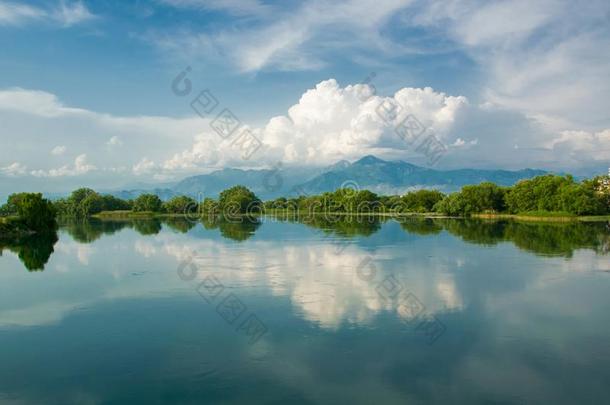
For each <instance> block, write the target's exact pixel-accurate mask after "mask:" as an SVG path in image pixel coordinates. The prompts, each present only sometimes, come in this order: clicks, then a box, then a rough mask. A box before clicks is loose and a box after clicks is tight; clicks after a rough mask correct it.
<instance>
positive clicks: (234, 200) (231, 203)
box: [218, 186, 262, 216]
mask: <svg viewBox="0 0 610 405" xmlns="http://www.w3.org/2000/svg"><path fill="white" fill-rule="evenodd" d="M260 207H262V202H261V200H260V199H259V198H258V197H257V196H256V195H255V194H254V193H253V192H252V191H250V190H249V189H248V188H246V187H244V186H235V187H231V188H229V189H227V190H224V191H223V192H221V193H220V196H219V198H218V208H219V210H220V212H221V213H222V214H223V215H228V216H231V215H233V214H245V213H246V212H249V213H255V212H256V210H258V209H259V208H260Z"/></svg>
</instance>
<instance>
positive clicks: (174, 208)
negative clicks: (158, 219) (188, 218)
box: [162, 195, 198, 214]
mask: <svg viewBox="0 0 610 405" xmlns="http://www.w3.org/2000/svg"><path fill="white" fill-rule="evenodd" d="M162 208H163V211H165V212H167V213H170V214H185V213H187V211H188V212H196V211H197V210H198V205H197V201H195V200H194V199H192V198H191V197H187V196H183V195H182V196H177V197H173V198H172V199H170V200H169V201H166V202H164V203H163V207H162Z"/></svg>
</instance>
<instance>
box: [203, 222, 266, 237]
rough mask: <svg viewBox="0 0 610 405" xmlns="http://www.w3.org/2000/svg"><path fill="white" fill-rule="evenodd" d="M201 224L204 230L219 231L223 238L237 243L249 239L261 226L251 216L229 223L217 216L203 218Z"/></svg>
mask: <svg viewBox="0 0 610 405" xmlns="http://www.w3.org/2000/svg"><path fill="white" fill-rule="evenodd" d="M201 223H202V225H203V227H204V228H205V229H208V230H212V229H219V230H220V234H221V235H222V236H223V237H225V238H227V239H231V240H235V241H238V242H242V241H245V240H247V239H249V238H251V237H252V236H253V235H254V233H255V232H256V230H257V229H258V227H259V226H261V221H260V220H259V219H258V218H256V217H252V216H243V217H239V218H234V219H232V220H230V221H229V220H227V219H225V218H222V217H219V216H210V217H206V218H204V219H203V220H202V221H201Z"/></svg>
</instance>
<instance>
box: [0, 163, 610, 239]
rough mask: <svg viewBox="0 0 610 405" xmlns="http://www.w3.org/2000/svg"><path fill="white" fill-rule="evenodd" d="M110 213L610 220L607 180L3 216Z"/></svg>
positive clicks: (238, 189) (67, 203)
mask: <svg viewBox="0 0 610 405" xmlns="http://www.w3.org/2000/svg"><path fill="white" fill-rule="evenodd" d="M104 211H128V212H134V213H142V212H151V213H160V214H184V215H189V216H192V217H197V216H204V215H205V216H208V217H209V216H215V215H220V216H225V217H230V216H239V215H243V214H254V215H256V214H262V213H277V212H284V213H286V212H294V213H297V212H309V213H320V212H322V213H360V214H376V213H388V214H392V213H396V214H401V213H437V214H443V215H449V216H470V215H472V214H477V213H507V214H523V213H538V214H541V215H542V214H545V213H558V214H561V215H605V214H610V187H609V186H608V177H607V176H599V177H596V178H593V179H587V180H584V181H581V182H578V181H576V180H575V179H574V178H573V177H572V176H569V175H566V176H559V175H552V174H548V175H543V176H538V177H534V178H531V179H527V180H522V181H520V182H518V183H517V184H515V185H514V186H511V187H502V186H498V185H496V184H494V183H491V182H484V183H481V184H478V185H470V186H464V187H463V188H462V189H461V190H460V191H458V192H454V193H451V194H444V193H442V192H440V191H437V190H425V189H424V190H417V191H412V192H408V193H406V194H404V195H392V196H385V195H377V194H375V193H373V192H372V191H369V190H353V189H346V188H342V189H338V190H335V191H333V192H325V193H322V194H317V195H299V196H295V197H289V198H286V197H280V198H276V199H273V200H268V201H264V202H263V201H262V200H261V199H260V198H258V197H257V196H256V195H255V194H254V193H253V192H252V191H251V190H249V189H248V188H246V187H244V186H235V187H231V188H229V189H227V190H224V191H223V192H221V193H220V195H219V197H218V198H217V199H212V198H205V199H204V200H203V201H201V202H198V201H196V200H195V199H193V198H191V197H188V196H175V197H173V198H171V199H169V200H168V201H162V200H161V199H160V198H159V197H158V196H156V195H154V194H142V195H140V196H139V197H137V198H135V199H133V200H123V199H120V198H117V197H114V196H112V195H104V194H100V193H98V192H96V191H94V190H92V189H89V188H80V189H78V190H75V191H73V192H72V193H71V194H70V195H69V196H68V197H66V198H62V199H58V200H56V201H53V202H51V201H49V200H46V199H44V198H42V195H41V194H39V193H18V194H12V195H11V196H10V197H9V199H8V201H7V203H6V204H4V205H3V206H1V207H0V216H16V217H19V218H21V220H22V221H24V223H27V226H29V227H31V228H41V227H45V226H47V225H49V224H52V223H53V222H54V220H55V215H57V216H63V217H76V218H78V217H89V216H92V215H95V214H99V213H101V212H104Z"/></svg>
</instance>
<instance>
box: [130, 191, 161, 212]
mask: <svg viewBox="0 0 610 405" xmlns="http://www.w3.org/2000/svg"><path fill="white" fill-rule="evenodd" d="M162 205H163V202H162V201H161V199H160V198H159V197H158V196H156V195H155V194H142V195H140V196H139V197H138V198H136V199H135V200H134V201H133V207H132V210H133V211H136V212H143V211H151V212H159V211H160V210H161V206H162Z"/></svg>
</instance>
